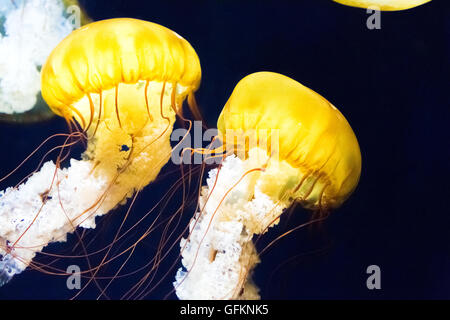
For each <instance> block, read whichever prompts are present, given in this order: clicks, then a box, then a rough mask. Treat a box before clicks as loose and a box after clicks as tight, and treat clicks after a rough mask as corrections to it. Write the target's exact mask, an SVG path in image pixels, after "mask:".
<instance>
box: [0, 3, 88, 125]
mask: <svg viewBox="0 0 450 320" xmlns="http://www.w3.org/2000/svg"><path fill="white" fill-rule="evenodd" d="M88 22H90V20H89V18H88V16H87V15H86V13H85V12H84V10H83V9H82V8H81V7H80V5H79V3H78V1H77V0H2V1H1V3H0V122H19V123H23V122H25V123H29V122H36V121H40V120H45V119H48V118H50V117H52V116H53V113H52V112H51V111H50V110H49V108H48V106H47V104H46V103H45V102H44V100H43V99H42V95H41V78H40V70H41V68H42V65H43V64H44V62H45V61H46V59H47V57H48V55H49V54H50V52H51V51H52V49H53V48H54V47H55V46H56V45H57V44H58V43H59V42H60V41H61V40H62V39H63V38H64V37H66V36H67V35H68V34H69V33H70V32H72V30H74V29H76V28H78V27H80V26H81V25H84V24H86V23H88Z"/></svg>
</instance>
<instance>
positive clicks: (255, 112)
mask: <svg viewBox="0 0 450 320" xmlns="http://www.w3.org/2000/svg"><path fill="white" fill-rule="evenodd" d="M217 128H218V130H219V137H220V138H221V140H222V141H223V143H224V144H225V145H226V146H227V144H228V146H227V147H226V149H230V148H233V147H235V145H234V144H236V143H238V144H243V142H244V141H245V140H244V138H245V137H251V136H252V135H254V143H255V146H258V145H260V142H261V141H262V142H264V143H265V145H264V146H263V148H265V149H266V152H267V155H268V156H269V157H270V156H272V159H271V162H273V161H279V162H281V163H283V164H282V165H280V164H278V167H279V169H278V171H279V172H274V174H275V175H279V176H280V177H281V179H282V180H283V178H282V177H286V178H285V179H286V183H287V180H289V181H298V184H297V185H296V186H295V187H294V188H293V189H292V190H291V195H290V197H292V198H293V199H298V200H299V201H301V202H302V204H303V205H304V206H305V207H307V208H308V209H313V210H317V209H334V208H337V207H339V206H340V205H341V204H342V203H343V202H344V201H345V200H346V199H347V198H348V196H349V195H350V194H351V193H352V192H353V190H354V188H355V187H356V185H357V183H358V180H359V175H360V172H361V153H360V150H359V145H358V141H357V139H356V137H355V134H354V133H353V130H352V128H351V127H350V125H349V124H348V122H347V120H346V119H345V118H344V116H343V115H342V114H341V113H340V112H339V110H338V109H337V108H336V107H334V106H333V105H332V104H331V103H329V102H328V101H327V100H326V99H325V98H323V97H322V96H320V95H319V94H317V93H316V92H314V91H312V90H311V89H309V88H307V87H305V86H303V85H301V84H300V83H298V82H296V81H294V80H292V79H290V78H288V77H286V76H283V75H280V74H276V73H271V72H259V73H254V74H251V75H249V76H247V77H245V78H244V79H242V80H241V81H240V82H239V83H238V84H237V85H236V87H235V89H234V91H233V93H232V94H231V97H230V98H229V100H228V101H227V103H226V104H225V107H224V108H223V110H222V113H221V114H220V116H219V120H218V122H217ZM255 128H257V129H258V130H255ZM272 131H275V132H274V134H276V135H277V138H278V141H276V142H278V145H277V146H275V145H274V146H272V145H271V144H270V142H271V139H270V138H269V137H266V135H267V134H269V135H270V134H271V133H272ZM236 132H238V133H239V136H238V139H237V140H231V142H229V139H227V135H230V134H231V137H234V135H235V133H236ZM267 138H269V139H267ZM266 140H267V142H269V143H268V144H267V143H266ZM230 144H231V146H230ZM266 145H267V146H266ZM238 147H239V146H238ZM272 147H276V148H277V150H272V149H271V148H272ZM239 149H240V150H243V151H245V152H243V155H242V156H241V157H242V160H245V159H246V158H248V152H249V151H250V150H248V149H249V146H248V144H247V145H243V146H241V147H240V148H239ZM273 149H275V148H273ZM271 151H276V152H277V154H276V155H272V154H271ZM274 156H277V158H278V159H274ZM283 170H287V171H286V172H283ZM266 171H267V170H266ZM268 174H269V173H268V172H265V173H261V175H262V177H265V176H266V175H268ZM273 178H275V177H273V176H270V174H269V175H268V176H267V179H264V180H261V183H262V184H261V187H262V190H263V191H266V193H268V194H273V192H274V191H275V190H274V189H276V188H278V186H276V185H274V184H273V182H271V181H274V180H278V181H279V179H280V178H277V179H273ZM263 181H264V182H263ZM274 196H276V197H277V198H279V197H280V195H279V194H274Z"/></svg>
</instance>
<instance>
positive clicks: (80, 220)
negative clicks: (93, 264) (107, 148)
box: [0, 159, 115, 285]
mask: <svg viewBox="0 0 450 320" xmlns="http://www.w3.org/2000/svg"><path fill="white" fill-rule="evenodd" d="M92 170H93V162H92V161H78V160H74V159H72V160H71V162H70V167H69V168H65V169H59V168H57V167H56V166H55V164H54V163H53V162H52V161H49V162H46V163H45V164H44V165H43V166H42V168H41V170H40V171H39V172H36V173H34V174H33V175H32V176H31V177H30V178H29V179H28V180H27V181H26V182H25V183H23V184H21V185H20V186H18V187H17V188H8V189H6V190H4V191H1V192H0V255H1V256H2V260H1V261H0V285H1V284H3V283H5V282H7V281H8V280H9V279H10V278H12V276H14V274H17V273H20V272H22V271H23V270H25V268H26V267H27V266H28V265H29V264H30V262H31V261H32V259H33V258H34V256H35V255H36V253H38V252H40V251H42V249H43V248H44V247H45V246H46V245H47V244H49V243H51V242H55V241H65V240H66V237H67V233H71V232H73V231H74V229H75V228H76V227H77V226H81V227H84V228H95V217H96V216H99V215H103V214H105V213H107V212H108V211H109V210H110V209H112V208H111V206H115V205H113V204H112V203H111V202H108V201H107V202H102V201H98V199H99V198H100V197H101V195H102V194H105V191H106V190H107V188H108V180H107V179H106V178H103V177H96V176H94V175H92V174H91V172H92ZM108 207H109V208H108ZM81 213H83V214H81ZM2 279H3V280H2ZM2 282H3V283H2Z"/></svg>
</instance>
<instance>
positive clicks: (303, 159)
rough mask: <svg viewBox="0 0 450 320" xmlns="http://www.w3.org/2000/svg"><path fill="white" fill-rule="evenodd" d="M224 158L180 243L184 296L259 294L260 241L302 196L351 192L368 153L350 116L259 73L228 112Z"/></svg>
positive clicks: (330, 197) (327, 203)
mask: <svg viewBox="0 0 450 320" xmlns="http://www.w3.org/2000/svg"><path fill="white" fill-rule="evenodd" d="M217 128H218V131H219V135H218V136H219V138H220V139H221V140H222V142H223V145H224V149H225V150H231V153H232V154H231V155H230V154H229V153H228V154H229V155H228V156H227V157H226V158H225V160H224V161H223V163H222V164H221V165H220V166H219V167H218V168H216V169H213V170H211V171H210V172H209V178H208V179H207V186H205V187H204V189H203V190H202V193H201V195H200V198H199V211H198V212H197V213H196V215H195V217H194V219H192V221H191V223H190V233H189V235H188V237H187V238H186V239H184V240H183V241H182V242H181V256H182V264H183V268H180V269H179V271H178V273H177V276H176V281H175V282H174V286H175V291H176V294H177V296H178V297H179V298H180V299H239V298H244V299H257V298H259V294H258V289H257V287H256V286H255V285H254V284H253V283H252V281H251V277H250V275H251V272H252V270H253V268H254V267H255V265H256V264H257V263H258V262H259V257H258V254H257V251H256V249H255V246H254V244H253V242H252V237H253V235H257V234H262V233H264V232H266V231H267V229H268V228H269V227H270V226H273V225H275V224H277V223H278V221H279V217H280V215H281V214H282V213H283V211H284V210H285V209H286V208H289V207H290V206H291V205H292V204H293V203H294V202H299V203H300V204H301V205H303V206H304V207H305V208H307V209H310V210H316V211H323V210H331V209H335V208H337V207H339V206H340V205H341V204H342V203H343V202H344V201H345V200H346V199H347V198H348V197H349V196H350V194H351V193H352V192H353V190H354V189H355V187H356V185H357V184H358V181H359V177H360V172H361V153H360V149H359V145H358V141H357V139H356V137H355V134H354V132H353V130H352V128H351V127H350V125H349V124H348V122H347V120H346V119H345V118H344V116H343V115H342V114H341V113H340V112H339V111H338V110H337V109H336V108H335V107H334V106H333V105H332V104H331V103H329V102H328V101H327V100H326V99H325V98H323V97H322V96H320V95H319V94H317V93H316V92H314V91H312V90H311V89H308V88H307V87H305V86H303V85H301V84H300V83H298V82H296V81H295V80H293V79H290V78H288V77H286V76H283V75H281V74H277V73H272V72H258V73H254V74H251V75H249V76H247V77H245V78H244V79H242V80H241V81H240V82H239V83H238V84H237V85H236V87H235V89H234V91H233V93H232V94H231V96H230V98H229V100H228V101H227V103H226V104H225V107H224V108H223V110H222V113H221V114H220V117H219V120H218V123H217Z"/></svg>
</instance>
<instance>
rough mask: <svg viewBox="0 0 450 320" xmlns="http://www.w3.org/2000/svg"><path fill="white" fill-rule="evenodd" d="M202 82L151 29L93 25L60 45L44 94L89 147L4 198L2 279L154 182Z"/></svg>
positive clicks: (179, 43) (188, 60) (179, 44)
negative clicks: (178, 122) (187, 104)
mask: <svg viewBox="0 0 450 320" xmlns="http://www.w3.org/2000/svg"><path fill="white" fill-rule="evenodd" d="M200 78H201V69H200V62H199V59H198V56H197V54H196V52H195V51H194V49H193V48H192V47H191V45H190V44H189V43H188V42H187V41H186V40H185V39H183V38H182V37H180V36H179V35H178V34H176V33H175V32H173V31H171V30H169V29H167V28H165V27H163V26H160V25H158V24H155V23H151V22H147V21H142V20H137V19H129V18H121V19H110V20H104V21H98V22H94V23H91V24H88V25H86V26H84V27H82V28H80V29H77V30H75V31H74V32H72V33H71V34H70V35H69V36H68V37H66V38H65V39H64V40H63V41H61V42H60V43H59V44H58V46H57V47H56V48H55V49H54V50H53V51H52V53H51V54H50V55H49V57H48V59H47V61H46V63H45V64H44V66H43V68H42V95H43V97H44V99H45V101H46V102H47V104H48V105H49V107H50V108H51V110H52V111H53V112H54V113H55V114H57V115H59V116H62V117H64V118H65V119H66V121H67V123H68V124H69V127H70V128H71V131H72V133H71V135H69V137H70V138H73V137H77V139H78V140H79V139H80V138H82V137H84V138H86V140H87V148H86V151H85V152H84V153H83V155H82V160H75V159H71V160H70V166H69V167H65V168H63V167H62V166H61V163H60V159H61V154H60V156H59V157H58V159H57V161H56V163H53V162H51V161H49V162H46V163H44V165H43V166H42V168H41V170H40V171H39V172H36V173H34V174H33V175H31V177H29V178H28V180H27V181H26V182H25V183H23V184H21V185H20V186H18V187H17V188H8V189H7V190H5V191H2V192H1V193H0V242H1V244H2V245H1V246H0V255H2V256H3V260H2V261H0V273H2V267H3V270H4V271H3V273H2V275H3V277H4V278H5V279H10V278H11V276H12V275H13V274H14V273H18V271H21V270H24V269H25V268H26V267H27V266H28V265H29V264H30V263H31V262H32V259H33V257H34V256H35V255H36V253H37V252H40V251H41V250H42V249H43V247H45V246H46V245H47V244H48V243H50V242H53V241H63V240H65V237H66V234H67V233H70V232H73V231H74V229H75V228H76V227H77V226H81V227H84V228H94V227H95V217H96V216H99V215H103V214H105V213H107V212H109V211H110V210H112V209H113V208H115V207H116V206H118V205H119V204H123V203H125V202H126V199H127V198H129V197H131V196H132V195H133V194H135V192H136V191H139V190H141V189H142V188H143V187H145V186H146V185H147V184H148V183H150V182H151V181H152V180H154V179H155V177H156V176H157V175H158V173H159V171H160V170H161V168H162V167H163V166H164V165H165V164H166V162H167V161H168V159H169V158H170V154H171V145H170V133H171V131H172V125H173V123H174V121H175V117H176V114H181V108H182V104H183V101H184V100H185V99H186V97H188V98H190V99H189V100H190V101H192V100H193V93H194V91H195V90H196V89H197V88H198V86H199V83H200ZM193 108H195V106H193ZM68 139H69V138H68ZM62 149H65V146H62ZM42 195H45V197H43V196H42ZM6 270H15V271H14V272H11V273H12V275H11V274H7V271H6ZM4 282H5V281H4Z"/></svg>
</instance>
